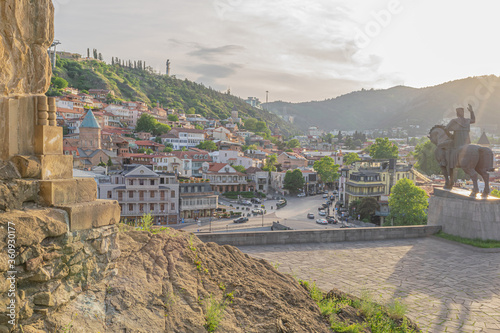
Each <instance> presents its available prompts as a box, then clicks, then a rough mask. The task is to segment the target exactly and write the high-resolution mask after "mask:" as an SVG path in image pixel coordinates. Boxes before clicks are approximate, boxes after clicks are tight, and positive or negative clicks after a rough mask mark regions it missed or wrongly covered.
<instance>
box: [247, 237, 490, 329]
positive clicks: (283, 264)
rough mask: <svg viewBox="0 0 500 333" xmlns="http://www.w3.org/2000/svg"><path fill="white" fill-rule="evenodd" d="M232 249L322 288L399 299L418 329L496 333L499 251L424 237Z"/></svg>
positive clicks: (386, 300) (379, 297)
mask: <svg viewBox="0 0 500 333" xmlns="http://www.w3.org/2000/svg"><path fill="white" fill-rule="evenodd" d="M239 248H240V250H241V251H243V252H245V253H248V254H249V255H252V256H254V257H258V258H264V259H266V260H268V261H269V262H271V263H273V264H275V265H279V266H278V270H279V271H281V272H283V273H288V274H291V275H293V276H295V277H297V278H300V279H303V280H309V281H316V284H317V285H318V286H319V287H320V289H322V290H324V291H328V290H330V289H332V288H334V287H335V288H338V289H340V290H343V291H345V292H348V293H351V294H354V295H357V296H360V295H361V293H362V292H364V291H368V292H370V293H371V294H372V295H373V296H374V298H375V300H376V301H378V302H380V303H387V302H389V301H390V300H392V299H396V298H399V299H400V300H401V302H402V303H404V304H406V305H407V308H408V310H407V315H408V316H409V317H410V318H412V319H413V320H415V321H416V322H417V323H418V324H419V326H420V328H421V329H422V331H423V332H429V333H440V332H467V333H471V332H500V296H499V295H500V254H499V253H483V252H478V251H474V250H471V249H469V248H464V247H462V246H459V245H457V244H452V243H449V242H443V241H440V240H438V239H435V238H430V237H428V238H418V239H407V240H389V241H370V242H343V243H320V244H296V245H267V246H244V247H239Z"/></svg>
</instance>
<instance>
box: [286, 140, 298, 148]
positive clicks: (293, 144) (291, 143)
mask: <svg viewBox="0 0 500 333" xmlns="http://www.w3.org/2000/svg"><path fill="white" fill-rule="evenodd" d="M286 146H287V147H288V148H297V147H300V142H299V140H297V139H292V140H290V141H288V142H287V143H286Z"/></svg>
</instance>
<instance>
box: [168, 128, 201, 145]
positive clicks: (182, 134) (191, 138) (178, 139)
mask: <svg viewBox="0 0 500 333" xmlns="http://www.w3.org/2000/svg"><path fill="white" fill-rule="evenodd" d="M161 141H162V143H163V144H164V145H166V144H168V143H170V144H172V146H173V148H174V150H181V149H182V148H183V147H184V148H186V149H187V148H193V147H196V146H197V145H199V144H200V142H202V141H205V131H203V130H199V129H194V128H181V127H176V128H173V129H172V130H170V132H168V133H167V134H163V135H162V136H161Z"/></svg>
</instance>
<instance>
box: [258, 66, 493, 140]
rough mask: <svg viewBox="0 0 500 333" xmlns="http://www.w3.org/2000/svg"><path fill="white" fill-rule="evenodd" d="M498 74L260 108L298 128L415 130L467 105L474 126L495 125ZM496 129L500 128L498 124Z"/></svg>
mask: <svg viewBox="0 0 500 333" xmlns="http://www.w3.org/2000/svg"><path fill="white" fill-rule="evenodd" d="M499 84H500V78H499V77H496V76H494V75H491V76H483V77H470V78H466V79H461V80H455V81H451V82H446V83H443V84H440V85H437V86H433V87H426V88H420V89H417V88H411V87H405V86H397V87H393V88H389V89H383V90H362V91H356V92H352V93H349V94H346V95H342V96H339V97H337V98H334V99H328V100H324V101H315V102H305V103H286V102H273V103H268V104H266V105H265V107H266V109H268V110H269V111H271V112H273V113H275V114H278V115H291V116H295V121H294V123H295V124H296V125H297V126H298V127H299V128H300V129H302V130H306V129H307V128H308V127H309V126H318V127H320V128H322V129H325V130H331V129H342V130H365V129H377V128H378V129H386V128H391V127H398V126H401V127H405V128H408V127H410V125H418V126H420V132H422V133H427V130H428V129H429V128H430V127H432V126H433V125H435V124H439V123H442V121H443V117H452V116H453V117H454V114H455V112H454V109H455V107H456V106H458V105H462V106H464V107H466V106H467V105H466V104H467V103H471V104H473V106H474V109H475V111H476V118H477V124H478V126H488V129H489V131H492V129H491V128H490V126H491V125H500V112H498V111H499V110H500V90H499V89H496V87H497V86H498V85H499ZM498 127H499V129H500V126H498Z"/></svg>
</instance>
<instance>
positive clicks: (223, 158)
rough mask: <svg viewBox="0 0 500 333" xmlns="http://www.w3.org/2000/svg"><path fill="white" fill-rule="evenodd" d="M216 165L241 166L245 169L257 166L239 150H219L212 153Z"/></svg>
mask: <svg viewBox="0 0 500 333" xmlns="http://www.w3.org/2000/svg"><path fill="white" fill-rule="evenodd" d="M210 156H212V159H213V161H214V162H215V163H228V164H231V165H241V166H243V167H245V169H248V168H251V167H253V166H255V162H254V160H253V159H252V158H250V157H246V156H244V154H243V152H241V151H237V150H217V151H214V152H211V153H210Z"/></svg>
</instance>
